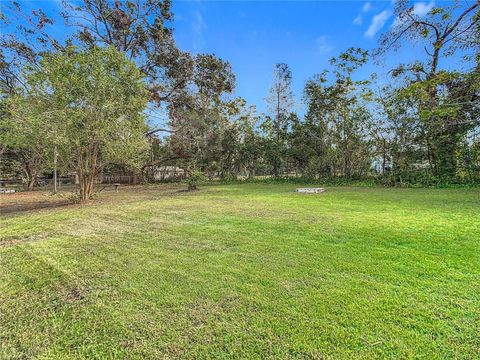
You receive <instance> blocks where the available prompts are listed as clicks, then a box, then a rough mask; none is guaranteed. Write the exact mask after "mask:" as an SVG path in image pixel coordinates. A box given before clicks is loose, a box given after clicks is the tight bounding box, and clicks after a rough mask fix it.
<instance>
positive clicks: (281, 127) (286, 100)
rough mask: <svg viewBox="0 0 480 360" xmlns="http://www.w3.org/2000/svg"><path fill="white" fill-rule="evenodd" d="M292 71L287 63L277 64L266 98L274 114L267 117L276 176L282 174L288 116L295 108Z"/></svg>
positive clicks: (269, 109) (269, 108) (271, 112)
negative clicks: (270, 123)
mask: <svg viewBox="0 0 480 360" xmlns="http://www.w3.org/2000/svg"><path fill="white" fill-rule="evenodd" d="M291 87H292V71H291V70H290V67H289V66H288V65H287V64H285V63H279V64H276V65H275V68H274V71H273V83H272V86H271V87H270V92H269V95H268V96H267V98H266V101H267V106H268V111H269V113H270V114H271V115H272V116H271V117H269V118H267V121H268V120H271V121H272V126H271V129H270V130H271V131H272V132H273V133H272V135H273V138H272V139H271V140H272V143H271V144H270V146H269V148H270V149H271V155H272V168H273V175H274V176H275V177H279V176H280V170H281V166H282V158H283V156H284V154H285V152H286V149H285V142H286V134H287V131H288V127H289V124H288V116H289V114H290V113H291V112H292V110H293V109H292V108H293V104H294V102H293V94H292V89H291Z"/></svg>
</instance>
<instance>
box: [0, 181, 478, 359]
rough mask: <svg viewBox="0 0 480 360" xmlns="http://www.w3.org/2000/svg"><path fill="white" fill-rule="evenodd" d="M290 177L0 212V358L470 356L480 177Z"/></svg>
mask: <svg viewBox="0 0 480 360" xmlns="http://www.w3.org/2000/svg"><path fill="white" fill-rule="evenodd" d="M293 188H294V186H292V185H262V184H257V185H252V184H250V185H249V184H245V185H216V186H206V187H203V188H202V189H201V191H198V192H193V193H179V192H177V190H178V188H177V187H175V186H172V185H170V186H151V187H138V188H129V189H121V191H120V192H119V193H118V194H115V193H113V192H104V193H101V195H100V197H99V198H98V199H97V200H96V201H95V202H94V203H92V204H89V205H83V206H78V205H76V206H62V207H56V208H45V209H41V210H31V211H23V210H18V211H14V212H9V213H5V214H4V215H0V221H1V222H0V244H3V245H0V358H5V359H10V358H11V359H15V358H31V357H36V358H42V359H69V358H72V359H73V358H88V359H92V358H120V359H125V358H138V359H145V358H164V357H165V358H209V357H210V358H272V359H278V358H360V357H362V358H372V357H391V358H409V357H411V358H414V357H421V358H428V359H431V358H439V359H440V358H465V359H472V358H478V357H479V356H480V334H479V330H478V329H479V328H480V196H479V192H478V190H451V189H448V190H447V189H444V190H440V189H384V188H329V189H328V192H327V193H325V194H321V195H299V194H296V193H294V192H293V191H292V190H293ZM5 199H6V198H5ZM10 199H11V198H10ZM0 201H2V199H0ZM22 201H28V198H27V199H25V198H23V200H22Z"/></svg>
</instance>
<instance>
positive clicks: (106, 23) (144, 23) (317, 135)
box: [0, 0, 480, 200]
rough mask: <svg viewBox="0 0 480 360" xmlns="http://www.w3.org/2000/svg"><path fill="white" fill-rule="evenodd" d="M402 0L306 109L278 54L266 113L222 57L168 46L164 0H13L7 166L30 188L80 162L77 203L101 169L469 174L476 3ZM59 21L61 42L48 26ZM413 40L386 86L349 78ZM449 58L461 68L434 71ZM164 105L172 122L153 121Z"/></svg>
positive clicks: (4, 64)
mask: <svg viewBox="0 0 480 360" xmlns="http://www.w3.org/2000/svg"><path fill="white" fill-rule="evenodd" d="M411 5H412V4H410V3H409V2H408V1H405V0H401V1H397V2H396V5H395V19H396V20H395V22H394V24H393V26H392V27H391V28H390V30H389V31H388V32H386V33H385V34H384V35H383V36H382V38H381V40H380V43H379V45H378V48H377V49H376V50H375V51H374V52H368V51H366V50H363V49H359V48H350V49H347V50H346V51H345V52H343V53H341V54H339V55H338V56H337V57H334V58H332V59H331V67H330V68H329V69H326V70H325V71H323V72H321V73H320V74H316V75H312V78H311V79H310V80H308V81H307V82H306V84H305V89H304V94H303V99H302V101H303V103H304V105H305V108H306V111H305V113H304V114H297V113H295V112H294V111H293V104H294V99H293V97H292V92H291V89H290V85H291V80H292V76H293V74H292V72H291V70H290V68H289V66H288V64H282V63H280V64H277V65H276V66H275V68H274V76H273V82H272V86H271V91H270V93H269V94H268V95H267V94H266V95H267V103H268V107H267V109H268V112H267V113H266V114H257V112H256V110H255V108H254V107H253V106H250V105H249V104H247V103H246V102H245V101H244V100H243V99H241V98H233V97H232V96H231V93H232V92H233V91H234V86H235V74H234V73H233V70H232V68H231V66H230V64H229V63H228V62H227V61H225V60H222V59H219V58H217V57H216V56H215V55H212V54H198V55H192V54H189V53H186V52H183V51H181V50H180V49H178V48H177V46H176V44H175V41H174V38H173V30H172V25H173V23H172V21H173V20H172V19H173V14H172V13H171V9H170V2H169V1H141V0H135V1H115V2H109V1H105V0H85V1H79V2H77V3H76V4H75V5H72V4H69V3H68V2H65V3H64V4H63V6H64V12H62V13H61V14H45V13H44V12H43V11H42V10H41V9H38V10H36V11H33V12H32V13H31V14H26V13H24V12H23V10H22V6H21V5H20V4H18V3H15V2H12V3H10V4H8V5H6V6H5V11H4V13H3V14H2V17H1V21H2V22H4V26H5V29H6V31H5V32H4V33H2V35H1V44H2V49H1V53H0V84H1V87H0V89H1V96H0V115H1V117H0V130H1V131H0V159H1V166H0V171H1V174H2V176H3V177H6V176H10V177H15V176H21V177H22V178H23V181H24V183H25V186H26V188H27V189H30V190H31V189H33V188H34V187H35V185H36V184H37V183H38V177H39V176H41V175H48V176H51V175H49V174H51V172H52V170H53V169H55V170H58V171H60V172H62V173H63V174H68V173H70V174H71V173H73V172H75V173H76V174H77V175H80V179H81V181H82V184H87V185H86V186H85V185H82V184H80V186H79V192H80V196H81V198H82V199H84V200H85V199H87V198H90V197H91V190H90V188H91V187H92V181H93V180H92V179H94V178H95V177H97V176H98V175H99V174H100V173H103V174H108V173H109V172H112V171H113V169H116V171H118V170H121V171H124V172H130V173H132V174H134V175H135V177H136V178H139V179H143V181H150V180H152V172H153V171H154V169H155V167H158V166H164V165H174V166H179V167H181V168H183V169H185V170H186V171H187V173H188V174H192V173H195V174H197V175H198V172H201V173H203V174H204V175H206V176H207V177H209V178H222V179H237V178H245V177H246V178H254V177H255V176H258V175H260V176H267V175H268V176H272V177H273V178H277V179H278V178H281V177H292V176H293V177H302V178H304V179H319V178H321V179H327V180H330V179H344V180H346V181H352V180H362V179H372V178H374V179H375V180H376V181H377V182H381V183H383V184H386V185H392V186H409V185H412V184H420V185H434V186H438V185H442V184H443V185H445V184H475V183H478V182H479V181H480V142H479V141H480V140H479V125H480V112H479V111H480V107H479V93H480V89H479V84H480V55H479V54H480V53H479V46H480V40H479V39H480V35H479V34H480V21H479V14H480V13H479V8H480V5H479V3H478V2H471V3H469V2H453V3H450V4H445V5H444V4H441V5H440V6H436V7H434V8H432V9H431V11H430V12H429V13H428V14H427V15H426V16H425V17H420V16H419V15H418V14H416V13H415V12H414V11H413V8H412V6H411ZM53 15H55V16H53ZM59 17H60V18H62V19H63V20H64V21H65V24H66V25H65V26H66V29H68V31H67V35H68V37H67V39H66V40H63V41H61V40H59V39H57V38H55V37H54V36H52V35H51V34H50V33H49V32H48V31H47V30H46V29H47V28H48V26H49V25H50V24H52V23H53V20H52V19H53V18H59ZM15 18H21V19H25V21H24V22H21V23H10V21H12V20H13V19H15ZM412 42H413V43H417V44H420V45H422V46H423V47H424V49H425V53H424V56H422V57H421V58H419V59H418V60H416V61H414V62H412V63H408V64H397V65H396V66H395V67H394V68H392V69H391V71H390V72H389V74H390V79H389V80H390V81H389V82H388V84H389V85H386V86H384V85H379V82H378V80H377V78H376V75H375V74H370V75H369V76H366V77H365V78H360V76H359V75H358V74H359V72H358V70H359V69H361V68H362V66H364V65H365V64H366V63H367V62H369V61H378V62H381V61H382V59H383V58H384V55H385V53H387V52H393V51H398V49H401V48H405V47H406V46H408V44H409V43H412ZM117 53H118V54H117ZM446 57H452V58H453V59H456V60H458V67H456V68H455V69H453V70H452V69H449V70H447V69H445V68H442V67H441V64H442V63H443V62H442V60H444V59H445V58H446ZM86 59H88V61H86ZM90 64H93V65H90ZM71 66H73V67H71ZM133 68H137V69H133ZM69 69H75V71H73V72H71V71H70V70H69ZM108 71H110V73H108ZM85 74H88V75H87V76H85ZM33 78H36V80H35V81H34V80H33ZM139 81H140V82H141V83H142V86H140V85H139V84H140V83H139ZM382 83H385V82H382ZM59 84H60V85H62V86H58V85H59ZM140 87H143V89H140ZM110 88H111V92H108V91H107V90H109V89H110ZM42 89H43V90H42ZM102 89H103V90H102ZM67 94H68V96H66V95H67ZM100 98H105V101H106V103H105V104H102V103H101V101H100ZM146 114H148V116H145V115H146ZM158 114H163V115H166V116H167V118H168V120H167V122H166V124H163V125H162V126H160V127H154V126H150V127H149V128H147V125H146V123H145V121H146V119H148V120H150V123H151V121H152V120H153V121H154V122H155V120H158V119H159V116H160V115H158ZM119 119H120V120H119ZM142 119H143V120H142ZM157 122H158V121H157ZM72 126H73V127H72ZM80 134H82V136H84V137H82V139H83V140H79V139H80V138H78V139H77V138H76V137H77V135H80ZM158 134H164V135H162V136H161V137H158ZM142 137H143V140H142V139H141V138H142ZM79 141H80V142H81V143H79ZM88 184H89V185H88Z"/></svg>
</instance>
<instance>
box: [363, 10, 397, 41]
mask: <svg viewBox="0 0 480 360" xmlns="http://www.w3.org/2000/svg"><path fill="white" fill-rule="evenodd" d="M390 16H392V14H391V13H390V11H388V10H383V11H382V12H381V13H378V14H377V15H375V16H374V17H373V19H372V22H371V23H370V26H369V27H368V29H367V31H365V36H366V37H367V38H373V37H374V36H375V34H376V33H377V32H378V31H379V30H380V29H382V28H383V26H384V25H385V23H386V21H387V20H388V19H389V18H390Z"/></svg>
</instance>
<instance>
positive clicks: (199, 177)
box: [186, 170, 205, 191]
mask: <svg viewBox="0 0 480 360" xmlns="http://www.w3.org/2000/svg"><path fill="white" fill-rule="evenodd" d="M203 181H205V175H204V174H203V173H202V172H201V171H199V170H192V171H189V176H188V178H187V180H186V183H187V185H188V191H194V190H198V185H199V184H200V183H202V182H203Z"/></svg>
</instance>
